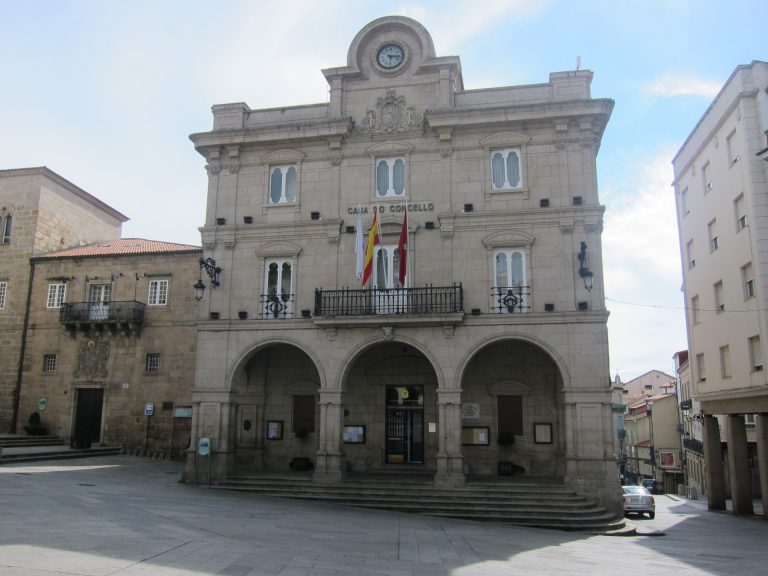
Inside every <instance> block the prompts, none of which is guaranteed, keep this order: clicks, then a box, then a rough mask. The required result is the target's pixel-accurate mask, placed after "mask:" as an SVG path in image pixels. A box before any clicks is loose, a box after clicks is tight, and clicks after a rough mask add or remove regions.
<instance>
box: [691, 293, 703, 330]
mask: <svg viewBox="0 0 768 576" xmlns="http://www.w3.org/2000/svg"><path fill="white" fill-rule="evenodd" d="M691 321H692V322H693V323H694V324H698V323H699V322H701V318H700V317H699V295H698V294H697V295H696V296H692V297H691Z"/></svg>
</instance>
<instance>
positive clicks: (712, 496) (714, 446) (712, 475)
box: [703, 414, 725, 510]
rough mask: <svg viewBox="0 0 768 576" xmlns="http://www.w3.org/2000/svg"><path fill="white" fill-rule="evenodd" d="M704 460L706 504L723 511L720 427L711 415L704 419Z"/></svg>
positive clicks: (723, 473) (723, 486)
mask: <svg viewBox="0 0 768 576" xmlns="http://www.w3.org/2000/svg"><path fill="white" fill-rule="evenodd" d="M703 428H704V460H705V464H706V470H707V504H708V507H709V509H710V510H725V470H724V469H723V456H722V450H721V448H720V426H719V424H718V422H717V418H715V417H714V416H712V415H709V414H708V415H706V416H705V417H704V427H703Z"/></svg>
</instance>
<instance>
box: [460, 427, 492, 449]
mask: <svg viewBox="0 0 768 576" xmlns="http://www.w3.org/2000/svg"><path fill="white" fill-rule="evenodd" d="M490 443H491V432H490V428H489V427H488V426H464V427H463V428H462V429H461V445H462V446H488V445H489V444H490Z"/></svg>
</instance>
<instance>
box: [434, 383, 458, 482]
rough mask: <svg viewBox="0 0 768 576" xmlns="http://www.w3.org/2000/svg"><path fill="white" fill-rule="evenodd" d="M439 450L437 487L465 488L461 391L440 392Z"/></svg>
mask: <svg viewBox="0 0 768 576" xmlns="http://www.w3.org/2000/svg"><path fill="white" fill-rule="evenodd" d="M437 409H438V449H437V473H436V474H435V486H437V487H440V488H457V487H461V486H464V483H465V478H464V455H463V454H462V451H461V391H460V390H438V391H437Z"/></svg>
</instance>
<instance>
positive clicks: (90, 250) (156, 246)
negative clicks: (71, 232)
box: [34, 238, 202, 260]
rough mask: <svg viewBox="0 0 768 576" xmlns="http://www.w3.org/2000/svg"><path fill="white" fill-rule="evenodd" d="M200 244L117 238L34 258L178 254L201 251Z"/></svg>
mask: <svg viewBox="0 0 768 576" xmlns="http://www.w3.org/2000/svg"><path fill="white" fill-rule="evenodd" d="M201 251H202V248H201V247H200V246H192V245H191V244H176V243H173V242H160V241H159V240H145V239H143V238H119V239H116V240H107V241H104V242H96V243H94V244H87V245H85V246H75V247H74V248H67V249H66V250H58V251H56V252H48V253H47V254H42V255H40V256H36V257H35V258H34V259H35V260H48V259H54V258H84V257H88V256H126V255H133V254H179V253H184V252H201Z"/></svg>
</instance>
